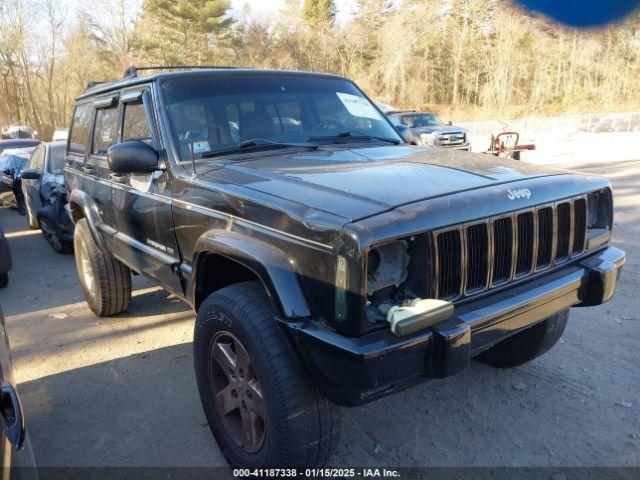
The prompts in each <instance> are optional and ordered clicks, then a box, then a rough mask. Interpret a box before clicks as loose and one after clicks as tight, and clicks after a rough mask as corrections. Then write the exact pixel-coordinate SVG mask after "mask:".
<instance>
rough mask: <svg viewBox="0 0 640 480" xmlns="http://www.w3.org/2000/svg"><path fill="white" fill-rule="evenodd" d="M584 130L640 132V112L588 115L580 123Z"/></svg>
mask: <svg viewBox="0 0 640 480" xmlns="http://www.w3.org/2000/svg"><path fill="white" fill-rule="evenodd" d="M578 130H579V131H583V132H594V133H595V132H640V113H632V114H627V115H587V116H585V117H584V118H583V119H582V120H581V121H580V123H579V124H578Z"/></svg>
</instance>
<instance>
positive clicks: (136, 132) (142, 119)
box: [122, 103, 151, 143]
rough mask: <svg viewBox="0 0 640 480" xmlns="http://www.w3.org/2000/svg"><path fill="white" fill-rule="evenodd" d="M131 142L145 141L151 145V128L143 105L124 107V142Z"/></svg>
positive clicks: (129, 104)
mask: <svg viewBox="0 0 640 480" xmlns="http://www.w3.org/2000/svg"><path fill="white" fill-rule="evenodd" d="M129 140H143V141H145V142H147V143H151V128H150V127H149V121H148V120H147V114H146V112H145V109H144V105H143V104H142V103H126V104H125V105H124V122H123V125H122V141H123V142H127V141H129Z"/></svg>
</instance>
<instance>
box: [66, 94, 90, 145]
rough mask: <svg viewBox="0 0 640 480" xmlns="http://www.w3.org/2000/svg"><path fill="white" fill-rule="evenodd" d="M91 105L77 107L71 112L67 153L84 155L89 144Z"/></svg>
mask: <svg viewBox="0 0 640 480" xmlns="http://www.w3.org/2000/svg"><path fill="white" fill-rule="evenodd" d="M91 107H92V106H91V104H88V103H86V104H84V105H77V106H76V109H75V111H74V112H73V121H72V123H71V132H70V133H69V152H71V153H77V154H80V155H84V154H85V153H86V151H87V144H88V143H89V129H90V128H91V110H92V108H91Z"/></svg>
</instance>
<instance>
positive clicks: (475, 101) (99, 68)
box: [0, 0, 640, 136]
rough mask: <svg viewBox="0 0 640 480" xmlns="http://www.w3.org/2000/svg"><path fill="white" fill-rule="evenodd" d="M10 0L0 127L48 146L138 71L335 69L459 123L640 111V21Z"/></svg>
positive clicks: (447, 5)
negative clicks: (90, 92)
mask: <svg viewBox="0 0 640 480" xmlns="http://www.w3.org/2000/svg"><path fill="white" fill-rule="evenodd" d="M62 5H63V4H62V3H61V0H5V1H4V2H3V3H1V6H0V74H1V75H2V79H1V80H0V123H2V124H3V125H6V124H9V123H15V122H19V123H25V124H27V125H28V126H30V127H31V128H33V129H35V130H37V131H39V132H40V133H41V134H42V135H43V136H46V135H47V132H51V131H52V129H53V128H55V127H59V126H66V125H67V122H68V119H69V117H70V114H71V108H72V106H73V98H74V97H75V96H76V95H78V94H79V93H80V92H81V91H82V90H83V89H84V87H85V85H86V84H87V82H88V81H89V80H107V79H113V78H119V77H121V75H122V72H123V71H124V69H125V68H126V67H127V66H129V65H169V64H171V65H176V64H178V65H194V64H195V65H203V64H213V65H234V66H247V67H264V68H282V69H302V70H316V71H326V72H334V73H338V74H341V75H345V76H347V77H350V78H352V79H354V80H355V81H356V82H357V83H358V84H359V85H360V86H361V87H362V88H363V89H364V90H365V91H366V92H367V93H368V94H369V95H370V96H372V97H373V98H375V99H376V100H377V101H382V102H385V103H390V104H392V105H395V106H401V107H412V108H428V109H432V110H435V111H437V112H439V113H443V114H446V115H447V116H448V118H460V117H464V118H490V117H496V116H515V115H524V114H545V113H550V112H553V113H558V112H572V113H573V112H586V111H606V110H613V109H621V110H623V109H633V108H636V109H637V108H638V106H640V14H636V15H635V16H634V17H632V18H630V19H628V20H627V21H626V22H625V23H623V24H618V25H614V26H610V27H607V28H605V29H602V30H592V31H575V30H568V29H565V28H563V27H560V26H558V25H556V24H553V23H551V22H549V21H547V20H546V19H544V18H536V17H533V16H531V15H529V14H527V13H525V12H523V11H521V10H519V9H517V8H515V7H513V6H512V4H511V2H508V1H506V0H405V1H404V2H401V3H398V2H395V3H394V2H392V1H391V0H358V1H357V6H356V9H355V11H354V12H353V13H354V15H353V18H352V20H351V21H349V22H347V23H345V24H341V25H337V24H336V23H335V12H336V9H335V4H334V2H333V1H332V0H315V1H311V0H304V1H300V2H299V1H296V0H288V1H287V5H286V7H285V8H284V9H283V10H282V11H281V12H280V14H279V15H277V16H276V17H273V18H271V19H268V20H265V19H255V17H254V16H252V15H250V13H251V12H240V13H237V12H236V14H235V15H234V16H231V14H230V10H229V9H230V5H229V3H228V2H227V1H226V0H145V1H144V2H143V3H142V6H141V8H136V6H137V5H138V3H130V2H128V1H125V0H88V1H85V2H81V3H80V2H78V4H77V6H75V7H72V8H69V7H68V5H69V2H65V3H64V5H67V6H66V7H65V8H63V7H62Z"/></svg>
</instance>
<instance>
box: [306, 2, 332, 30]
mask: <svg viewBox="0 0 640 480" xmlns="http://www.w3.org/2000/svg"><path fill="white" fill-rule="evenodd" d="M302 18H303V19H304V21H305V23H306V24H307V25H308V26H309V27H310V28H312V29H319V28H322V27H324V26H330V25H332V24H333V21H334V20H335V18H336V3H335V1H334V0H304V5H303V7H302Z"/></svg>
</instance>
